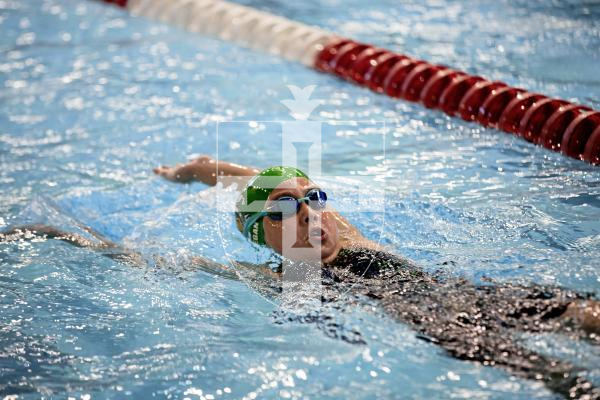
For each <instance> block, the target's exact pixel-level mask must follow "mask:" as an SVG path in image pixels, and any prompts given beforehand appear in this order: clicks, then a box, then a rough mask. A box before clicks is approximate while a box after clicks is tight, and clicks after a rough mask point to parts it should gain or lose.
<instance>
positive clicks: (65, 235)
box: [0, 224, 146, 267]
mask: <svg viewBox="0 0 600 400" xmlns="http://www.w3.org/2000/svg"><path fill="white" fill-rule="evenodd" d="M81 228H82V229H84V230H85V231H86V232H88V233H89V234H90V235H92V236H94V238H96V239H97V241H92V240H89V239H87V238H84V237H83V236H80V235H77V234H74V233H70V232H65V231H61V230H60V229H58V228H55V227H53V226H48V225H41V224H36V225H24V226H18V227H14V228H12V229H10V230H7V231H3V232H0V242H10V241H14V240H21V239H33V238H35V237H41V238H45V239H56V240H61V241H63V242H66V243H69V244H72V245H73V246H76V247H83V248H86V249H91V250H96V251H100V252H101V253H102V254H103V255H104V256H106V257H109V258H112V259H114V260H118V261H122V262H126V263H127V264H130V265H133V266H136V267H139V266H141V265H145V264H146V263H145V262H144V260H143V258H142V256H141V255H140V254H139V253H136V252H135V251H132V250H129V249H126V248H124V247H122V246H120V245H118V244H116V243H114V242H112V241H110V240H109V239H107V238H105V237H104V236H102V235H100V234H99V233H98V232H95V231H94V230H92V229H90V228H88V227H81Z"/></svg>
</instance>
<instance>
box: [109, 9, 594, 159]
mask: <svg viewBox="0 0 600 400" xmlns="http://www.w3.org/2000/svg"><path fill="white" fill-rule="evenodd" d="M103 1H104V2H106V3H113V4H116V5H118V6H120V7H124V8H127V9H128V10H130V11H131V12H132V13H133V14H134V15H138V16H143V17H146V18H149V19H153V20H157V21H160V22H164V23H167V24H170V25H173V26H177V27H179V28H182V29H185V30H187V31H190V32H195V33H200V34H205V35H211V36H215V37H218V38H220V39H223V40H226V41H230V42H234V43H237V44H240V45H243V46H246V47H250V48H253V49H257V50H261V51H264V52H267V53H270V54H275V55H279V56H281V57H284V58H285V59H288V60H291V61H297V62H300V63H302V64H304V65H306V66H308V67H311V68H316V69H317V70H319V71H322V72H325V73H330V74H333V75H336V76H338V77H340V78H342V79H346V80H348V81H351V82H353V83H355V84H358V85H361V86H365V87H368V88H369V89H371V90H373V91H375V92H377V93H381V94H385V95H387V96H391V97H394V98H399V99H403V100H408V101H412V102H418V103H421V104H423V105H424V106H425V107H427V108H433V109H438V110H441V111H443V112H445V113H446V114H448V115H450V116H454V117H460V118H462V119H464V120H466V121H472V122H477V123H479V124H481V125H483V126H485V127H491V128H495V129H499V130H502V131H505V132H508V133H512V134H515V135H517V136H520V137H522V138H523V139H525V140H527V141H529V142H532V143H535V144H537V145H540V146H544V147H546V148H548V149H550V150H554V151H558V152H561V153H563V154H565V155H567V156H569V157H573V158H577V159H580V160H584V161H587V162H589V163H592V164H595V165H600V112H598V111H596V110H592V109H591V108H590V107H587V106H585V105H580V104H574V103H571V102H568V101H565V100H561V99H556V98H550V97H547V96H544V95H543V94H539V93H532V92H529V91H527V90H525V89H521V88H516V87H511V86H509V85H507V84H506V83H504V82H500V81H490V80H487V79H485V78H483V77H481V76H475V75H469V74H467V73H465V72H462V71H459V70H456V69H453V68H450V67H447V66H445V65H437V64H431V63H429V62H427V61H424V60H419V59H415V58H412V57H410V56H407V55H404V54H399V53H395V52H392V51H390V50H386V49H382V48H378V47H375V46H372V45H369V44H365V43H360V42H356V41H353V40H351V39H347V38H343V37H341V36H338V35H336V34H334V33H331V32H328V31H325V30H323V29H320V28H317V27H314V26H309V25H305V24H302V23H299V22H296V21H292V20H289V19H287V18H283V17H280V16H276V15H273V14H270V13H267V12H263V11H258V10H255V9H253V8H250V7H246V6H242V5H239V4H235V3H229V2H226V1H220V0H170V1H165V0H103Z"/></svg>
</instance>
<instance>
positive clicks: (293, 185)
mask: <svg viewBox="0 0 600 400" xmlns="http://www.w3.org/2000/svg"><path fill="white" fill-rule="evenodd" d="M313 187H317V185H315V184H314V183H313V182H311V181H309V180H308V179H306V178H291V179H288V180H286V181H283V182H281V183H280V184H279V185H277V187H276V188H275V189H273V191H272V192H271V194H270V195H269V198H270V199H271V198H274V197H276V196H278V195H280V194H283V193H289V194H296V195H298V196H302V195H304V192H305V191H306V189H308V188H313Z"/></svg>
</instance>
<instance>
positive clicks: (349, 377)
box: [0, 0, 600, 399]
mask: <svg viewBox="0 0 600 400" xmlns="http://www.w3.org/2000/svg"><path fill="white" fill-rule="evenodd" d="M244 4H247V5H251V6H254V7H257V8H259V9H263V10H267V11H270V12H273V13H276V14H280V15H284V16H287V17H290V18H292V19H296V20H299V21H302V22H305V23H309V24H315V25H319V26H321V27H323V28H326V29H329V30H331V31H334V32H337V33H339V34H342V35H345V36H349V37H352V38H355V39H357V40H361V41H363V42H368V43H374V44H377V45H382V46H385V47H387V48H390V49H393V50H397V51H401V52H404V53H407V54H410V55H413V56H416V57H421V58H424V59H427V60H429V61H431V62H438V63H443V64H447V65H451V66H454V67H457V68H461V69H464V70H467V71H468V72H470V73H477V74H481V75H484V76H486V77H488V78H491V79H499V80H503V81H506V82H507V83H509V84H511V85H515V86H523V87H527V88H528V89H531V90H535V91H540V92H542V93H545V94H547V95H551V96H556V97H561V98H566V99H568V100H571V101H576V102H582V103H584V104H587V105H590V106H592V107H595V108H600V77H599V75H598V73H597V71H598V70H599V69H600V53H598V51H597V49H598V48H600V5H598V4H597V3H594V2H578V1H556V2H547V1H508V0H501V1H495V2H487V1H472V2H454V1H440V0H427V1H425V2H417V1H415V2H403V3H402V4H398V3H397V2H392V1H387V2H383V1H381V2H369V4H367V5H360V4H359V2H358V1H356V0H350V1H344V2H342V1H335V0H328V1H324V2H316V1H305V2H298V3H297V4H296V3H291V2H284V1H282V0H277V1H266V0H258V1H249V0H248V1H244ZM0 26H1V29H2V36H1V38H0V72H1V73H0V98H1V104H2V107H1V108H0V229H4V228H8V227H10V226H13V225H20V224H26V223H46V224H50V225H54V226H57V227H60V228H62V229H65V230H68V231H70V232H76V233H81V234H85V232H84V231H83V230H82V229H81V226H82V225H83V226H89V227H91V228H93V229H94V230H96V231H98V232H100V233H101V234H103V235H105V236H107V237H108V238H110V239H111V240H113V241H116V242H119V243H122V244H124V245H126V246H127V247H129V248H132V249H133V250H135V251H137V252H140V253H141V254H143V256H144V257H145V258H146V260H147V264H148V265H147V267H142V268H139V267H138V268H132V267H131V266H129V265H127V264H123V263H119V262H116V261H114V260H111V259H109V258H106V257H104V256H102V255H101V254H98V253H96V252H93V251H91V250H86V249H81V248H75V247H72V246H70V245H67V244H65V243H62V242H58V241H54V240H21V241H16V242H11V243H4V244H0V285H1V286H0V287H1V290H0V318H1V320H0V330H1V334H0V342H1V343H0V396H2V397H4V398H6V397H5V396H8V398H14V396H18V398H39V397H40V396H42V397H47V398H49V397H57V398H64V397H67V396H72V397H75V398H124V397H132V398H153V397H154V398H190V399H196V398H205V399H220V398H223V399H225V398H232V399H238V398H244V397H245V398H250V399H252V398H274V397H283V398H331V399H338V398H357V399H358V398H361V399H362V398H365V399H367V398H386V397H387V398H424V397H431V398H442V397H443V398H448V397H458V398H463V397H473V398H482V399H490V398H491V399H501V398H523V399H529V398H554V397H555V395H554V394H552V393H551V392H549V391H548V390H546V389H545V388H544V387H543V386H542V385H541V384H539V383H536V382H532V381H526V380H522V379H517V378H514V377H512V376H510V375H509V374H508V373H506V372H503V371H501V370H498V369H493V368H489V367H484V366H481V365H479V364H474V363H468V362H462V361H458V360H455V359H453V358H450V357H448V356H447V355H445V353H444V352H443V351H442V350H441V349H440V348H438V347H436V346H434V345H432V344H429V343H425V342H423V341H421V340H419V339H417V338H416V336H415V333H414V332H413V331H411V330H410V329H409V328H407V327H406V326H404V325H402V324H401V323H398V322H396V321H394V320H393V319H391V318H390V317H388V316H386V315H385V314H384V313H383V312H382V311H381V310H379V309H378V308H377V307H376V304H367V303H365V304H364V305H361V306H353V307H346V308H343V307H342V308H340V309H336V310H324V311H323V312H324V313H326V316H327V320H329V321H333V322H334V323H335V329H334V330H333V334H332V332H331V330H329V331H328V327H327V326H325V327H324V326H322V325H320V324H318V323H303V322H302V321H301V319H298V318H293V317H291V316H290V315H286V314H285V313H283V314H282V313H281V312H280V311H278V308H277V306H276V305H274V304H273V303H272V302H271V301H269V299H268V298H265V297H263V296H262V295H261V294H259V293H258V292H257V291H256V290H255V288H253V287H249V286H248V285H246V284H245V283H244V282H243V281H241V280H239V279H235V278H234V277H232V276H230V275H227V274H219V273H216V272H215V271H211V270H208V269H194V268H190V258H191V257H192V256H193V255H202V256H204V257H208V258H211V259H213V260H216V261H218V262H224V263H225V262H227V260H228V256H232V257H233V258H244V257H246V258H248V257H249V258H251V257H253V253H252V251H253V250H252V248H251V247H250V246H249V245H248V244H247V243H245V242H244V240H243V239H242V238H241V236H240V235H239V233H237V231H236V229H235V226H234V224H233V222H232V218H231V215H229V214H226V213H223V212H219V211H218V209H217V205H216V204H215V191H214V189H207V188H206V187H205V186H204V185H202V184H193V185H177V184H173V183H169V182H165V181H163V180H160V179H158V178H156V177H155V176H153V174H152V172H151V170H152V168H153V167H155V166H157V165H160V164H175V163H177V162H181V161H183V160H185V159H186V157H192V156H193V155H195V154H211V155H213V156H216V155H217V151H218V156H219V157H220V158H221V159H224V160H231V161H237V162H243V163H246V164H249V165H254V166H257V167H267V166H270V165H271V164H278V163H279V162H280V161H279V160H281V139H280V138H281V124H279V123H277V122H243V123H242V122H238V123H233V122H232V121H280V120H285V121H289V120H291V117H290V116H289V113H288V110H287V109H286V108H285V106H284V105H283V104H281V103H280V100H283V99H287V98H291V93H290V92H289V90H288V88H287V86H286V85H288V84H291V85H296V86H299V87H304V86H307V85H317V88H316V89H315V92H314V94H313V98H317V99H322V100H323V105H321V106H320V107H319V108H317V110H316V111H315V112H314V113H313V116H312V118H313V119H314V120H322V121H328V122H327V123H324V125H323V126H324V128H323V159H324V163H323V165H324V168H323V170H324V174H325V175H328V176H329V177H324V178H323V180H324V186H327V187H330V188H331V193H333V194H334V195H333V196H332V199H333V200H334V201H336V197H335V193H336V191H337V192H340V191H341V190H342V189H343V186H342V185H341V184H340V181H339V179H337V178H335V177H337V176H344V177H346V179H349V180H350V181H352V179H353V177H356V176H361V175H365V174H371V173H373V171H375V172H377V173H378V174H379V175H380V177H381V178H383V177H384V178H385V180H382V179H376V180H372V181H371V185H372V186H373V187H372V189H373V190H375V189H376V188H379V187H381V186H382V185H385V203H384V205H385V212H384V213H378V212H373V213H368V214H349V215H348V217H349V218H351V219H352V221H353V222H354V223H355V224H356V225H357V226H359V227H360V228H361V229H362V230H363V231H364V232H365V234H366V235H367V236H368V237H369V238H371V239H373V240H381V241H382V243H384V244H386V245H387V246H389V247H390V248H392V249H393V250H394V251H396V252H398V253H400V254H403V255H406V256H408V257H410V258H412V259H413V260H415V261H416V262H417V263H418V264H420V265H422V266H423V267H424V268H425V269H427V270H431V271H433V270H438V269H440V268H441V269H443V270H445V271H446V272H447V273H450V274H456V275H459V276H464V277H466V278H467V279H469V280H472V281H475V282H479V281H480V280H481V279H482V278H484V277H486V278H491V279H494V280H496V281H498V282H503V281H511V282H521V283H525V284H530V283H533V282H535V283H543V284H552V285H561V286H564V287H568V288H573V289H576V290H578V291H581V292H590V293H593V294H595V296H599V295H600V261H599V257H598V255H599V254H600V169H599V168H598V167H593V166H591V165H588V164H585V163H582V162H579V161H577V160H573V159H569V158H566V157H563V156H561V155H560V154H558V153H554V152H550V151H547V150H545V149H543V148H540V147H536V146H534V145H531V144H529V143H526V142H524V141H522V140H520V139H518V138H515V137H513V136H511V135H508V134H504V133H500V132H498V131H495V130H492V129H484V128H481V127H479V126H477V125H474V124H469V123H466V122H463V121H460V120H457V119H451V118H448V117H446V116H445V115H443V114H441V113H439V112H437V111H431V110H426V109H424V108H422V107H421V106H419V105H416V104H411V103H405V102H400V101H395V100H392V99H389V98H386V97H383V96H379V95H377V94H374V93H372V92H369V91H367V90H366V89H363V88H359V87H354V86H352V85H351V84H349V83H346V82H343V81H341V80H338V79H335V78H333V77H331V76H327V75H323V74H320V73H317V72H315V71H312V70H309V69H307V68H305V67H303V66H301V65H297V64H293V63H288V62H286V61H283V60H281V59H279V58H276V57H273V56H269V55H265V54H261V53H256V52H254V51H251V50H246V49H243V48H240V47H237V46H235V45H232V44H229V43H224V42H221V41H219V40H214V39H210V38H207V37H201V36H196V35H192V34H188V33H185V32H183V31H180V30H178V29H174V28H170V27H168V26H164V25H160V24H157V23H154V22H151V21H147V20H144V19H141V18H135V17H132V16H130V15H129V14H127V13H126V12H125V11H123V10H120V9H117V8H113V7H109V6H104V5H103V4H100V3H95V2H91V1H83V0H81V1H76V0H60V1H58V0H43V1H40V0H27V1H11V0H3V1H0ZM352 120H360V121H366V122H363V123H359V124H356V125H351V124H350V125H348V126H346V125H344V124H346V123H342V122H340V123H339V124H338V125H335V124H332V123H331V122H332V121H333V122H335V121H352ZM368 121H385V127H386V131H385V136H382V135H381V134H377V133H373V129H372V126H371V125H370V124H369V122H368ZM217 123H218V124H219V139H218V141H217V140H216V131H217ZM237 127H239V129H237ZM383 149H385V152H383ZM367 189H369V187H367ZM225 196H226V198H227V199H228V200H230V201H231V200H232V199H234V197H235V193H233V192H231V191H229V192H227V191H225ZM337 201H339V202H340V204H343V202H344V199H342V198H340V197H338V198H337ZM382 224H384V225H383V231H384V234H383V235H382V236H381V237H380V230H381V226H382ZM158 260H160V262H158ZM351 334H358V335H360V337H361V338H362V339H363V341H364V343H363V344H356V343H350V342H349V341H347V340H343V339H342V337H343V336H346V337H347V336H348V335H351ZM336 336H337V337H336ZM518 339H519V340H522V341H523V342H524V343H526V345H527V346H528V347H531V348H534V349H535V350H536V351H539V352H541V353H543V354H550V355H553V356H557V357H562V358H565V359H569V360H571V361H572V362H574V363H576V364H578V365H582V366H584V367H585V368H586V369H587V371H588V372H587V377H588V378H589V379H591V380H592V381H594V382H596V383H600V367H599V366H600V350H599V349H598V348H594V347H591V346H589V345H587V344H586V343H579V342H573V341H570V340H568V339H566V338H565V337H561V336H560V335H537V336H529V337H522V338H518ZM11 396H12V397H11Z"/></svg>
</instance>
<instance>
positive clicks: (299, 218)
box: [263, 178, 341, 263]
mask: <svg viewBox="0 0 600 400" xmlns="http://www.w3.org/2000/svg"><path fill="white" fill-rule="evenodd" d="M315 188H319V187H318V186H317V185H315V184H314V183H313V182H311V181H309V180H308V179H305V178H293V179H288V180H287V181H284V182H282V183H281V184H279V185H278V186H277V187H276V188H275V189H273V191H272V192H271V194H270V195H269V198H268V200H269V201H276V200H277V199H279V198H281V197H282V196H292V197H295V198H297V199H298V198H302V197H304V196H305V195H306V193H307V192H308V191H309V190H311V189H315ZM335 214H336V213H335V212H334V211H333V210H331V209H328V208H326V209H325V210H324V211H321V210H315V209H313V208H311V207H309V206H308V204H306V203H302V204H301V205H300V210H299V211H298V213H296V215H295V216H290V217H287V218H284V219H283V220H282V221H277V220H273V219H271V218H269V217H268V216H266V217H264V218H263V228H264V231H265V241H266V242H267V245H268V246H269V247H270V248H272V249H273V250H274V251H276V252H277V253H279V254H282V255H285V256H286V257H287V256H288V255H289V256H291V257H290V258H292V259H293V258H294V257H293V253H292V252H287V253H289V254H286V251H285V248H284V235H287V234H290V235H293V236H291V237H290V240H289V242H290V243H292V242H293V243H294V245H293V246H292V247H294V248H304V249H311V248H312V249H314V252H311V251H310V250H309V251H307V252H304V253H303V255H304V256H305V257H306V256H308V257H310V258H311V259H314V260H318V259H320V260H321V261H322V262H323V263H328V262H331V261H333V260H334V259H335V258H336V256H337V254H338V253H339V251H340V249H341V242H340V240H339V234H338V226H337V224H338V222H337V218H336V215H335ZM311 242H312V243H311ZM319 247H320V254H317V252H318V251H319ZM295 261H301V260H295ZM303 261H307V260H306V258H303Z"/></svg>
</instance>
